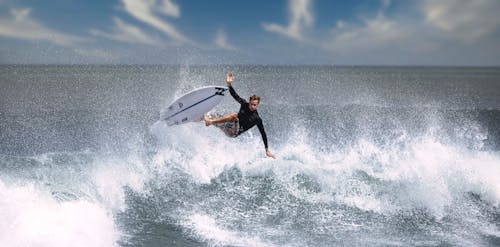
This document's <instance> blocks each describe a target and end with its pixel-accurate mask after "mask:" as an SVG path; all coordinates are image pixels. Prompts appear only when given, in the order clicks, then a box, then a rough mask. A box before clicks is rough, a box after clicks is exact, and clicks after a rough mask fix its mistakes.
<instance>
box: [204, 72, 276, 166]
mask: <svg viewBox="0 0 500 247" xmlns="http://www.w3.org/2000/svg"><path fill="white" fill-rule="evenodd" d="M233 80H234V77H233V74H232V73H231V72H229V73H228V74H227V76H226V83H227V86H228V87H229V92H230V93H231V96H233V98H234V99H235V100H236V101H238V103H240V105H241V107H240V111H239V112H238V113H236V112H235V113H231V114H228V115H225V116H221V117H216V118H212V117H210V116H207V115H204V116H203V120H204V121H205V125H206V126H210V125H214V126H216V127H219V128H221V129H222V130H223V131H224V133H226V135H228V136H230V137H237V136H238V135H240V134H241V133H243V132H245V131H247V130H249V129H250V128H252V127H253V126H255V125H257V127H258V128H259V131H260V135H261V136H262V141H263V142H264V147H265V148H266V155H267V157H271V158H273V159H276V157H275V156H274V155H273V154H272V153H271V152H270V151H269V149H268V146H267V135H266V131H265V130H264V125H263V124H262V119H261V118H260V116H259V113H258V112H257V108H258V107H259V103H260V97H259V96H257V95H252V96H251V97H250V100H249V101H248V102H247V101H246V100H244V99H242V98H241V97H240V96H239V95H238V94H237V93H236V91H235V90H234V88H233Z"/></svg>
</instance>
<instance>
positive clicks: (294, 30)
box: [0, 0, 500, 66]
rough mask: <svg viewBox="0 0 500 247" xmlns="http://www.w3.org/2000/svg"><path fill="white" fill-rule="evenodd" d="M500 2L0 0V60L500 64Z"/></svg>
mask: <svg viewBox="0 0 500 247" xmlns="http://www.w3.org/2000/svg"><path fill="white" fill-rule="evenodd" d="M498 13H500V0H352V1H337V0H247V1H245V0H236V1H235V0H233V1H231V0H109V1H102V0H44V1H37V0H0V63H1V64H292V65H293V64H299V65H300V64H304V65H315V64H327V65H424V66H433V65H452V66H462V65H465V66H469V65H470V66H500V15H499V14H498Z"/></svg>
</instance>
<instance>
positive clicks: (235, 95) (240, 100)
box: [229, 86, 247, 104]
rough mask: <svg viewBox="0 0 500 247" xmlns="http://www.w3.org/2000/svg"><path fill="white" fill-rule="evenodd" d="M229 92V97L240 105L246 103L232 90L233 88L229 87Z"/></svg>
mask: <svg viewBox="0 0 500 247" xmlns="http://www.w3.org/2000/svg"><path fill="white" fill-rule="evenodd" d="M229 92H230V93H231V96H233V98H234V99H235V100H236V101H238V102H239V103H240V104H245V103H247V101H246V100H244V99H242V98H241V97H240V96H239V95H238V94H237V93H236V91H235V90H234V88H233V86H229Z"/></svg>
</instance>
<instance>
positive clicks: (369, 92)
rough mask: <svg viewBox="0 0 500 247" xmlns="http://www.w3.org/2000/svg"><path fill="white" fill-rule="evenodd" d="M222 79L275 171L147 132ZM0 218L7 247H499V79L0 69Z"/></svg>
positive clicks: (187, 136)
mask: <svg viewBox="0 0 500 247" xmlns="http://www.w3.org/2000/svg"><path fill="white" fill-rule="evenodd" d="M227 71H232V72H233V73H234V74H235V82H234V87H235V89H236V91H237V92H238V93H239V94H240V95H241V96H242V97H244V98H247V97H248V96H250V95H252V94H257V95H260V96H261V97H262V100H261V104H260V106H259V114H260V116H261V117H262V119H263V122H264V127H265V129H266V132H267V136H268V139H269V148H270V150H271V152H273V153H274V154H275V155H276V156H277V159H276V160H273V159H270V158H266V157H265V152H264V146H263V144H262V140H261V137H260V134H259V132H258V130H257V129H256V128H254V129H252V130H250V131H248V132H246V133H244V134H243V135H241V136H240V137H238V138H235V139H233V138H228V137H226V136H225V135H224V134H223V133H222V132H221V131H220V130H218V129H217V128H214V127H205V125H204V124H202V123H201V122H197V123H188V124H184V125H180V126H173V127H168V126H166V124H165V123H164V122H161V121H159V117H160V111H161V110H162V108H164V107H166V106H167V105H168V104H169V103H170V102H171V101H172V100H174V99H175V98H177V97H179V96H181V95H182V94H184V93H186V92H188V91H190V90H192V89H195V88H198V87H202V86H207V85H225V74H226V72H227ZM238 109H239V105H238V103H237V102H236V101H234V100H233V99H232V98H231V97H230V96H227V97H226V98H225V99H223V101H222V103H221V104H220V105H218V106H217V107H216V108H215V109H214V110H213V111H214V112H217V113H231V112H235V111H237V110H238ZM0 216H1V220H0V246H14V247H16V246H37V247H38V246H47V247H58V246H64V247H66V246H82V247H88V246H103V247H107V246H124V247H135V246H245V247H246V246H297V247H302V246H315V247H319V246H500V68H498V67H491V68H488V67H388V66H387V67H368V66H367V67H363V66H354V67H351V66H267V65H255V66H253V65H240V66H237V65H220V66H216V65H213V66H212V65H206V66H202V65H162V66H160V65H158V66H153V65H144V66H142V65H123V66H107V65H1V66H0Z"/></svg>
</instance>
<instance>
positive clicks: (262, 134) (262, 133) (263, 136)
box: [257, 120, 267, 148]
mask: <svg viewBox="0 0 500 247" xmlns="http://www.w3.org/2000/svg"><path fill="white" fill-rule="evenodd" d="M257 127H258V128H259V131H260V135H261V136H262V141H263V142H264V146H265V147H266V148H267V135H266V131H265V130H264V125H263V124H262V120H261V121H259V122H258V123H257Z"/></svg>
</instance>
